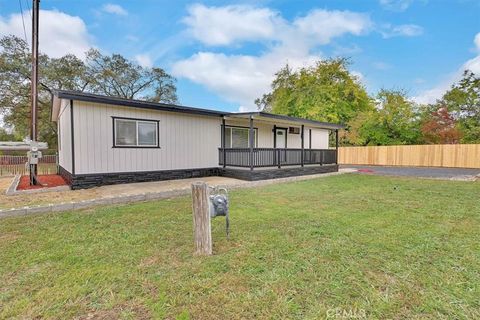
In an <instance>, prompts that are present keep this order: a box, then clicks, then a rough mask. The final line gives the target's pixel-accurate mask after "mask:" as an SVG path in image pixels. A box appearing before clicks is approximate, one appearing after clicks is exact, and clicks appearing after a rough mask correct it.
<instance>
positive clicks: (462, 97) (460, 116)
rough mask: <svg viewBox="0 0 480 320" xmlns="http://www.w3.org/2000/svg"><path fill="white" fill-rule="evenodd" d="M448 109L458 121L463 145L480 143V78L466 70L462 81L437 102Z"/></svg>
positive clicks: (438, 105)
mask: <svg viewBox="0 0 480 320" xmlns="http://www.w3.org/2000/svg"><path fill="white" fill-rule="evenodd" d="M436 106H437V108H438V109H439V108H441V107H443V106H444V107H446V108H447V109H448V110H449V111H450V112H451V114H452V115H453V117H454V118H455V119H456V120H457V121H458V124H457V126H458V129H459V130H460V132H461V133H462V136H463V137H462V139H461V142H462V143H480V78H479V77H478V76H477V75H475V74H474V73H473V72H471V71H468V70H465V72H464V73H463V77H462V79H461V80H460V81H459V82H458V83H457V84H454V85H453V86H452V88H451V89H450V90H449V91H447V92H446V93H445V94H444V95H443V97H442V99H441V100H440V101H438V102H437V104H436Z"/></svg>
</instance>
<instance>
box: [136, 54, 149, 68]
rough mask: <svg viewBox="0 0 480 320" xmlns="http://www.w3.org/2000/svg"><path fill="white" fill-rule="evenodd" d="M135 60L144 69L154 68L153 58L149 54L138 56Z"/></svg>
mask: <svg viewBox="0 0 480 320" xmlns="http://www.w3.org/2000/svg"><path fill="white" fill-rule="evenodd" d="M135 60H136V61H137V62H138V64H139V65H141V66H142V67H146V68H151V67H152V66H153V62H152V58H151V57H150V56H149V55H148V54H137V55H136V56H135Z"/></svg>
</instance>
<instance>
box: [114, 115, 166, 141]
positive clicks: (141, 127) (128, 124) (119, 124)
mask: <svg viewBox="0 0 480 320" xmlns="http://www.w3.org/2000/svg"><path fill="white" fill-rule="evenodd" d="M113 131H114V146H115V147H133V148H134V147H151V148H155V147H158V121H150V120H137V119H123V118H114V130H113Z"/></svg>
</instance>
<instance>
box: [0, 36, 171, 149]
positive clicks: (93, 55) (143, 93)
mask: <svg viewBox="0 0 480 320" xmlns="http://www.w3.org/2000/svg"><path fill="white" fill-rule="evenodd" d="M30 76H31V71H30V52H29V48H28V44H27V43H26V42H25V41H24V40H22V39H20V38H18V37H15V36H6V37H3V38H1V39H0V114H1V115H2V116H3V121H4V122H5V124H6V125H8V126H9V127H12V128H13V131H14V134H15V135H16V136H21V137H27V136H28V135H29V131H30V130H29V127H30V123H29V119H30ZM53 89H65V90H77V91H86V92H91V93H97V94H104V95H108V96H117V97H122V98H127V99H145V100H149V101H155V102H166V103H173V102H176V101H177V96H176V87H175V79H174V78H173V77H171V76H170V75H168V74H167V73H166V72H165V71H164V70H163V69H161V68H143V67H141V66H139V65H137V64H135V63H133V62H131V61H128V60H127V59H125V58H123V57H122V56H121V55H117V54H113V55H111V56H104V55H102V54H101V53H100V52H98V51H97V50H90V51H89V52H88V53H87V57H86V60H85V61H82V60H80V59H78V58H77V57H75V56H74V55H65V56H63V57H61V58H50V57H48V56H47V55H45V54H40V55H39V105H38V129H39V130H38V134H39V139H40V140H41V141H46V142H48V144H49V146H50V147H51V148H56V144H57V139H56V126H55V124H54V123H52V122H51V121H50V105H51V92H52V90H53Z"/></svg>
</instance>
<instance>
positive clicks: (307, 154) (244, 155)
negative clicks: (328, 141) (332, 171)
mask: <svg viewBox="0 0 480 320" xmlns="http://www.w3.org/2000/svg"><path fill="white" fill-rule="evenodd" d="M224 152H225V155H224ZM218 155H219V164H220V165H224V163H223V162H224V161H223V160H224V159H225V166H227V167H244V168H251V167H254V168H262V167H282V166H296V165H298V166H299V165H309V164H320V165H324V164H336V163H337V150H336V149H304V150H303V159H302V149H278V148H253V155H252V157H250V148H227V149H222V148H219V149H218ZM250 159H252V160H253V166H252V165H251V163H250ZM302 161H303V163H302Z"/></svg>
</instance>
